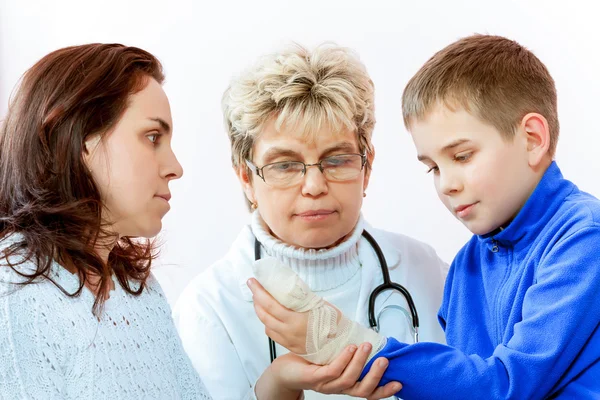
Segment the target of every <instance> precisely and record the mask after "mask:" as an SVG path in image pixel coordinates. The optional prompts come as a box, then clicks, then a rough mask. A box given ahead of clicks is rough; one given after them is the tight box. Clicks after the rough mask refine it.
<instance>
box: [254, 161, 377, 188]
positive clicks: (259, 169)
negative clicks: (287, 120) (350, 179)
mask: <svg viewBox="0 0 600 400" xmlns="http://www.w3.org/2000/svg"><path fill="white" fill-rule="evenodd" d="M339 156H360V158H361V163H360V171H362V170H363V169H365V165H367V153H364V154H359V153H344V154H336V155H333V156H329V157H325V158H322V159H320V160H319V161H318V162H316V163H313V164H307V163H305V162H303V161H277V162H273V163H269V164H265V165H263V166H262V167H258V166H256V165H255V164H254V163H253V162H252V161H250V160H248V159H247V158H246V159H245V160H244V161H245V162H246V166H247V167H248V168H250V170H251V171H252V172H254V173H255V174H256V175H258V177H259V178H260V179H262V180H263V182H264V183H265V184H267V185H269V186H271V185H270V184H268V183H267V181H265V175H264V174H263V169H264V168H266V167H268V166H271V165H275V164H279V163H286V162H289V163H291V162H294V163H299V164H302V165H304V168H303V169H302V176H305V175H306V170H307V169H308V167H316V166H319V171H321V173H322V174H323V165H322V163H323V161H325V160H327V159H328V158H331V157H339ZM323 176H324V175H323ZM357 176H358V175H357ZM325 179H327V178H325ZM334 182H345V181H334Z"/></svg>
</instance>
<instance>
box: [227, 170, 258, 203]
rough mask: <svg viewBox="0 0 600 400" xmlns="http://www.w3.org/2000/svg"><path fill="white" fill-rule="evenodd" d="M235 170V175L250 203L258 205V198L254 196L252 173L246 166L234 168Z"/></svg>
mask: <svg viewBox="0 0 600 400" xmlns="http://www.w3.org/2000/svg"><path fill="white" fill-rule="evenodd" d="M233 168H234V170H235V174H236V175H237V177H238V180H239V181H240V184H241V185H242V190H243V191H244V194H245V195H246V198H247V199H248V201H249V202H250V203H252V204H255V203H256V197H255V196H254V187H253V186H252V177H251V176H250V171H249V170H248V168H246V166H242V165H238V166H237V167H233Z"/></svg>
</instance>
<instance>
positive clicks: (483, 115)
mask: <svg viewBox="0 0 600 400" xmlns="http://www.w3.org/2000/svg"><path fill="white" fill-rule="evenodd" d="M556 103H557V100H556V87H555V85H554V80H553V79H552V77H551V76H550V73H549V72H548V69H547V68H546V66H545V65H544V64H543V63H542V62H541V61H540V60H539V59H538V58H537V57H536V56H535V55H534V54H533V53H532V52H531V51H529V50H527V49H526V48H524V47H523V46H521V45H520V44H519V43H517V42H515V41H513V40H509V39H507V38H504V37H501V36H491V35H472V36H468V37H466V38H463V39H460V40H458V41H456V42H454V43H452V44H450V45H449V46H447V47H445V48H444V49H442V50H440V51H439V52H437V53H436V54H434V55H433V57H431V58H430V59H429V60H428V61H427V62H426V63H425V65H423V66H422V67H421V69H419V71H418V72H417V73H416V74H415V75H414V76H413V77H412V78H411V80H410V81H409V82H408V84H407V85H406V88H405V89H404V94H403V96H402V114H403V118H404V125H405V126H406V128H407V129H409V130H410V127H411V125H412V124H413V123H414V122H415V121H418V120H420V119H422V118H425V117H426V116H427V113H429V112H430V111H431V110H432V109H433V107H435V106H436V105H437V104H443V105H444V106H446V107H448V108H450V109H451V110H453V109H456V107H462V108H464V109H465V110H466V111H468V112H470V113H472V114H473V115H474V116H476V117H478V118H480V119H481V120H483V121H485V122H487V123H489V124H491V125H492V126H494V127H495V128H496V129H497V130H498V131H500V133H501V134H502V135H503V136H504V137H505V138H507V139H511V138H512V137H513V136H514V134H515V128H516V127H517V126H518V125H519V124H520V122H521V120H522V119H523V117H524V116H525V115H527V114H528V113H530V112H535V113H539V114H541V115H543V116H544V117H545V118H546V120H547V121H548V127H549V130H550V148H549V150H548V151H549V153H550V155H554V152H555V150H556V144H557V142H558V132H559V123H558V113H557V106H556Z"/></svg>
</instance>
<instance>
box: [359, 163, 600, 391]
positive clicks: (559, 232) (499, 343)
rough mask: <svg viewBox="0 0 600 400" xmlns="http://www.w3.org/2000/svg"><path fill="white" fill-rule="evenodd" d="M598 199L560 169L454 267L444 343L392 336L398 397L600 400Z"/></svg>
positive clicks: (388, 352) (390, 377) (390, 354)
mask: <svg viewBox="0 0 600 400" xmlns="http://www.w3.org/2000/svg"><path fill="white" fill-rule="evenodd" d="M599 303H600V201H599V200H598V199H596V198H594V197H593V196H591V195H589V194H587V193H584V192H582V191H581V190H579V189H578V188H577V187H576V186H575V185H574V184H573V183H571V182H569V181H568V180H566V179H564V178H563V177H562V174H561V172H560V170H559V168H558V166H557V165H556V163H552V165H551V166H550V167H549V168H548V170H547V171H546V173H545V174H544V176H543V178H542V180H541V181H540V183H539V184H538V186H537V187H536V189H535V190H534V192H533V193H532V195H531V197H530V198H529V199H528V200H527V202H526V204H525V205H524V207H523V208H522V209H521V211H520V212H519V214H518V215H517V216H516V218H515V219H514V220H513V221H512V222H511V223H510V224H509V225H508V226H507V227H506V228H505V229H504V230H502V231H498V232H494V233H492V234H488V235H484V236H474V237H473V238H471V240H470V241H469V242H468V243H467V244H466V245H465V246H464V247H463V248H462V249H461V251H460V252H459V253H458V255H457V256H456V258H455V259H454V262H453V263H452V265H451V267H450V271H449V274H448V279H447V281H446V286H445V289H444V299H443V301H442V305H441V308H440V311H439V314H438V317H439V321H440V324H441V325H442V328H443V329H444V330H445V333H446V339H447V343H448V345H447V346H446V345H441V344H435V343H417V344H413V345H407V344H405V343H400V342H398V341H397V340H395V339H393V338H389V339H388V342H387V345H386V346H385V348H384V349H383V350H382V351H380V352H379V353H378V354H377V355H376V357H375V358H373V360H372V361H371V362H370V363H369V364H367V366H366V368H365V370H364V371H363V375H362V376H361V379H362V377H363V376H364V375H365V374H366V372H367V371H368V370H369V369H370V366H371V364H372V362H373V361H374V360H375V359H376V358H377V357H386V358H388V359H389V361H390V364H389V366H388V368H387V370H386V372H385V374H384V376H383V379H382V380H381V382H380V384H381V385H383V384H385V383H387V382H390V381H399V382H402V384H403V385H404V387H403V389H402V390H401V391H400V392H399V393H398V394H397V395H398V396H400V397H402V398H403V399H441V398H447V399H544V398H548V397H552V398H565V399H566V398H569V399H591V398H594V399H599V398H600V304H599Z"/></svg>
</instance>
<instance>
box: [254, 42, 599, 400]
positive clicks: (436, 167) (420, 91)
mask: <svg viewBox="0 0 600 400" xmlns="http://www.w3.org/2000/svg"><path fill="white" fill-rule="evenodd" d="M556 103H557V100H556V89H555V86H554V81H553V79H552V77H551V76H550V74H549V73H548V70H547V69H546V67H545V66H544V64H542V62H541V61H540V60H539V59H538V58H537V57H535V56H534V55H533V54H532V53H531V52H530V51H528V50H527V49H525V48H523V47H522V46H521V45H519V44H518V43H516V42H514V41H511V40H508V39H506V38H503V37H498V36H489V35H474V36H470V37H467V38H464V39H461V40H459V41H457V42H455V43H453V44H451V45H449V46H447V47H446V48H444V49H443V50H441V51H440V52H438V53H436V54H435V55H434V56H433V57H432V58H431V59H430V60H429V61H427V62H426V63H425V65H424V66H423V67H422V68H421V69H420V70H419V71H418V72H417V74H416V75H415V76H414V77H413V78H412V79H411V80H410V81H409V83H408V85H407V87H406V89H405V91H404V95H403V116H404V122H405V125H406V127H407V129H408V130H409V131H410V133H411V135H412V138H413V141H414V143H415V146H416V149H417V153H418V158H419V160H421V161H422V162H423V163H424V164H425V165H426V166H427V168H428V170H429V172H430V173H431V174H433V179H434V184H435V187H436V190H437V193H438V196H439V197H440V200H441V201H442V203H444V205H445V206H446V207H447V208H448V210H449V211H450V212H451V213H452V214H453V215H455V216H456V218H457V219H458V220H460V221H461V222H462V223H463V224H464V225H465V226H466V227H467V228H468V229H469V230H470V231H471V232H472V233H473V234H474V236H473V237H472V238H471V240H469V242H468V243H467V244H466V245H465V246H464V247H463V248H462V249H461V250H460V252H459V253H458V255H457V256H456V258H455V259H454V261H453V263H452V265H451V267H450V271H449V273H448V278H447V281H446V285H445V289H444V297H443V301H442V305H441V307H440V310H439V321H440V324H441V326H442V327H443V329H444V330H445V333H446V340H447V345H441V344H435V343H417V344H405V343H401V342H398V341H397V340H395V339H393V338H388V339H387V342H386V344H385V346H384V347H383V349H382V350H381V351H379V352H378V353H377V354H376V356H375V357H373V358H372V359H371V361H370V362H369V363H367V365H366V367H365V369H364V371H363V376H364V375H365V374H366V372H367V371H368V370H369V368H370V367H371V365H372V363H373V360H375V359H376V358H377V357H385V358H387V359H388V360H389V366H388V368H387V370H386V372H385V374H384V376H383V378H382V380H381V382H380V384H381V385H383V384H385V383H387V382H390V381H401V382H402V384H403V389H402V390H401V391H400V392H399V393H398V394H397V395H398V396H401V397H402V398H404V399H439V398H450V399H466V398H472V399H483V398H485V399H506V398H511V399H544V398H569V399H571V398H577V399H591V398H600V306H599V305H598V302H599V301H600V201H599V200H598V199H596V198H594V197H593V196H591V195H589V194H587V193H585V192H582V191H581V190H579V189H578V188H577V186H575V185H574V184H573V183H571V182H570V181H568V180H566V179H564V178H563V176H562V174H561V172H560V169H559V168H558V166H557V164H556V162H555V161H553V156H554V153H555V149H556V144H557V140H558V132H559V123H558V117H557V106H556ZM251 283H252V284H251V289H252V290H253V292H254V293H255V303H256V304H255V307H256V309H257V314H258V315H259V317H260V318H261V320H262V321H263V323H265V325H266V326H267V329H268V330H269V332H271V334H272V335H276V336H277V338H278V340H279V341H280V342H282V343H281V344H282V345H284V346H285V347H288V348H290V349H299V348H302V346H303V345H304V344H303V343H302V335H298V332H299V331H301V330H302V328H298V326H299V324H298V321H299V320H306V319H307V316H306V315H305V314H307V313H297V312H293V311H290V310H288V309H285V308H284V307H281V306H280V305H279V304H277V303H275V300H274V299H273V298H271V297H270V296H269V295H268V294H267V293H266V292H264V291H263V290H262V288H261V287H260V285H258V284H256V282H251ZM272 316H274V317H275V318H270V317H272ZM273 321H276V323H274V322H273Z"/></svg>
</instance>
